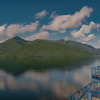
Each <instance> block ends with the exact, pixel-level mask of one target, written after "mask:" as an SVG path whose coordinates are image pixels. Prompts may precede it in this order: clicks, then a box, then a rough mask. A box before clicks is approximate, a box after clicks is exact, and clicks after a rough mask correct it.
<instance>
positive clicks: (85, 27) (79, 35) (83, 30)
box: [71, 21, 97, 41]
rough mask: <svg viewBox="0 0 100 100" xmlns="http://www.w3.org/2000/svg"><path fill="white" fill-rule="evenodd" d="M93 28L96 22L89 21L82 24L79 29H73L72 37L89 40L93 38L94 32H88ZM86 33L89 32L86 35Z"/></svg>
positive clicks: (95, 27) (95, 26)
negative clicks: (87, 23)
mask: <svg viewBox="0 0 100 100" xmlns="http://www.w3.org/2000/svg"><path fill="white" fill-rule="evenodd" d="M93 29H97V24H95V23H94V22H93V21H92V22H90V24H89V25H82V27H81V28H80V30H78V31H77V30H74V31H72V32H71V35H72V36H73V37H74V38H80V39H81V40H82V41H91V40H93V39H94V38H95V35H94V34H89V33H90V32H91V31H92V30H93ZM86 34H89V35H88V36H86Z"/></svg>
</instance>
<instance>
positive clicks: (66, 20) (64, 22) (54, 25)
mask: <svg viewBox="0 0 100 100" xmlns="http://www.w3.org/2000/svg"><path fill="white" fill-rule="evenodd" d="M91 12H93V9H92V8H91V7H87V6H84V7H83V8H82V9H81V10H80V11H79V12H78V11H77V12H76V13H74V14H73V15H57V16H55V17H54V19H53V20H52V21H51V22H49V25H43V26H42V30H52V31H59V30H61V29H62V30H65V29H68V28H76V27H79V26H80V25H81V24H82V21H83V20H84V19H85V18H86V17H90V14H91Z"/></svg>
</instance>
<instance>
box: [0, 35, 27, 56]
mask: <svg viewBox="0 0 100 100" xmlns="http://www.w3.org/2000/svg"><path fill="white" fill-rule="evenodd" d="M27 43H28V41H26V40H24V39H22V38H20V37H18V36H16V37H14V38H12V39H8V40H6V41H5V42H3V43H1V44H0V55H7V54H9V53H11V52H14V51H15V50H17V49H18V48H21V47H23V46H24V45H25V44H27Z"/></svg>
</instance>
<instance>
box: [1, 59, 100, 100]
mask: <svg viewBox="0 0 100 100" xmlns="http://www.w3.org/2000/svg"><path fill="white" fill-rule="evenodd" d="M97 65H100V58H91V59H89V60H87V61H85V62H81V63H78V64H77V65H75V66H74V65H71V68H69V67H68V68H65V67H64V69H57V68H56V69H49V70H45V71H36V70H33V69H31V68H29V69H27V71H26V72H24V73H23V74H21V75H19V76H17V77H16V76H14V75H12V74H11V73H10V72H9V71H5V70H0V97H1V99H5V98H7V100H11V99H12V98H13V99H14V100H18V99H19V98H20V99H21V100H28V99H30V100H33V99H34V100H56V99H58V100H59V98H61V99H62V100H64V99H68V97H69V95H70V94H72V93H74V92H75V91H77V90H78V89H80V88H81V87H83V86H85V85H87V84H88V83H90V82H91V81H93V80H92V79H91V69H90V68H91V67H93V66H97ZM65 66H67V65H65ZM5 94H7V95H6V97H5Z"/></svg>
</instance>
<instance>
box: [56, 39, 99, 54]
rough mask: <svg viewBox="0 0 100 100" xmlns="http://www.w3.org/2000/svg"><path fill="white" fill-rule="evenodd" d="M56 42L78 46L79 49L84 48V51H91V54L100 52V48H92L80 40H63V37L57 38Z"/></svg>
mask: <svg viewBox="0 0 100 100" xmlns="http://www.w3.org/2000/svg"><path fill="white" fill-rule="evenodd" d="M56 42H58V43H63V44H67V45H69V46H73V47H76V48H79V49H82V50H86V51H88V52H91V53H93V54H100V49H96V48H94V47H92V46H90V45H87V44H83V43H81V42H77V41H71V40H67V41H64V40H63V39H61V40H57V41H56Z"/></svg>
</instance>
